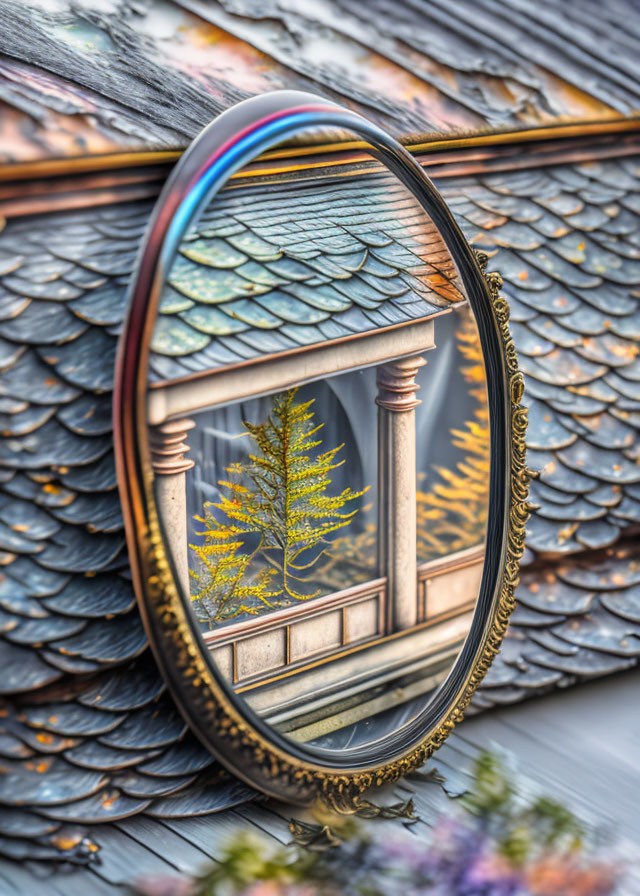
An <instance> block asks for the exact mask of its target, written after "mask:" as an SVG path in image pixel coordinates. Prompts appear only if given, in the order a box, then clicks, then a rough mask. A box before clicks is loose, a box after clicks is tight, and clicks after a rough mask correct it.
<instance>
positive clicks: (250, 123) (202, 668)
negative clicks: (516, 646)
mask: <svg viewBox="0 0 640 896" xmlns="http://www.w3.org/2000/svg"><path fill="white" fill-rule="evenodd" d="M265 122H267V123H269V124H272V123H273V122H275V123H276V125H277V127H276V128H275V134H276V136H275V137H274V133H273V132H272V133H270V134H269V135H268V139H267V137H261V134H262V133H263V132H264V129H265V127H266V126H265ZM310 123H313V124H328V125H338V126H341V127H348V128H349V129H351V130H352V131H355V133H356V134H358V135H359V136H361V137H363V138H364V139H366V140H367V141H368V142H369V143H370V145H371V153H372V155H374V156H376V157H377V158H379V159H380V160H381V161H382V162H383V163H384V164H385V165H386V166H387V167H388V168H389V169H390V170H391V171H392V172H393V173H394V174H396V175H397V176H398V178H399V179H400V180H401V181H402V182H403V183H404V184H405V185H406V186H407V187H408V188H409V189H410V190H411V191H412V192H413V194H414V195H415V196H416V198H417V199H418V200H419V201H420V203H421V205H422V206H423V208H424V209H425V211H426V212H427V214H429V215H430V217H431V218H432V220H433V221H434V223H435V225H436V227H437V228H438V230H439V231H440V234H441V236H442V238H443V240H444V242H445V244H446V245H447V247H448V249H449V251H450V252H451V254H452V257H453V259H454V262H455V263H456V266H457V268H458V271H459V273H460V276H461V279H462V282H463V284H464V287H465V290H466V293H467V296H468V298H469V301H470V304H471V306H472V309H473V311H474V313H475V317H476V321H477V324H478V330H479V333H480V340H481V344H482V347H483V354H484V361H485V368H486V372H487V386H488V394H489V410H490V421H491V474H490V492H491V494H490V513H489V517H490V518H489V531H488V535H487V544H489V545H492V546H493V550H492V551H489V552H488V554H487V561H486V565H485V570H484V575H483V581H482V586H481V593H480V597H479V600H478V604H477V607H476V611H475V613H474V618H473V621H472V625H471V632H470V635H469V637H468V638H467V641H466V642H465V646H464V648H463V652H462V654H461V655H460V657H459V658H458V660H457V661H456V664H455V665H454V669H453V670H452V672H451V673H450V675H449V677H448V678H447V680H446V682H445V683H444V685H443V686H442V688H441V689H440V690H439V691H438V693H437V694H436V697H435V698H434V700H433V701H432V703H431V704H429V706H428V707H427V708H426V709H425V710H424V711H423V712H422V713H420V715H419V716H418V717H417V718H416V719H415V720H413V722H411V723H410V724H409V725H408V726H405V728H403V730H402V732H397V736H396V735H393V734H392V735H390V736H389V737H388V738H385V740H384V741H383V742H382V746H383V747H384V748H385V749H384V751H383V754H384V755H382V756H381V751H380V749H379V750H378V753H377V755H375V756H374V755H372V756H371V760H370V761H368V762H367V761H366V760H365V759H363V760H362V761H361V762H360V763H359V765H358V766H357V767H349V766H342V765H341V764H340V758H339V755H337V754H336V755H335V756H334V757H332V758H330V759H329V758H327V754H326V752H325V753H319V752H314V751H313V750H312V749H310V748H307V747H305V746H304V745H300V744H296V743H293V742H292V741H288V740H287V739H285V738H284V737H283V736H282V735H280V734H279V733H278V732H276V731H275V730H273V729H270V728H269V726H268V725H266V723H265V722H263V721H262V720H260V719H259V718H258V717H257V716H256V715H255V714H254V713H253V712H252V711H251V710H250V709H249V708H248V706H246V704H244V702H243V701H242V698H238V697H236V696H235V695H234V694H233V693H232V691H231V690H230V688H229V686H228V685H227V684H226V682H225V681H224V679H223V677H222V675H221V673H220V672H219V670H218V669H217V668H216V666H215V664H214V662H213V660H212V658H211V657H210V655H209V652H208V650H207V648H206V646H205V644H204V640H203V638H202V635H201V633H200V631H199V628H198V626H197V623H196V622H195V619H194V617H193V615H192V613H191V610H190V607H189V599H188V595H185V594H183V593H182V591H181V588H180V586H179V585H178V582H177V578H176V574H175V569H174V567H173V561H172V560H171V558H170V556H169V553H168V551H167V547H166V543H165V539H164V535H163V531H162V526H161V522H160V519H159V515H158V508H157V506H156V499H155V491H154V474H153V470H152V467H151V460H150V450H149V438H148V427H147V419H146V393H147V369H148V359H149V347H150V342H151V336H152V333H153V327H154V324H155V320H156V314H157V307H158V301H159V296H160V293H161V291H162V287H163V285H164V281H165V277H166V274H167V272H168V268H169V265H170V263H171V261H172V259H173V255H174V253H175V250H176V247H177V245H178V243H179V240H180V238H181V236H182V235H183V233H184V232H185V230H186V229H187V227H188V226H189V224H190V223H191V222H192V221H193V220H194V218H195V217H196V216H197V214H198V212H199V210H201V209H202V208H204V207H205V206H206V205H207V204H208V203H209V202H210V201H211V199H212V197H213V195H214V194H215V192H216V191H217V189H219V187H220V186H221V184H222V183H223V182H224V180H225V179H226V177H228V176H229V172H230V171H232V170H237V168H238V167H239V165H240V164H243V163H244V162H245V161H246V160H247V159H248V158H251V157H255V155H256V154H257V152H258V151H263V150H264V149H265V148H266V146H268V145H274V144H275V143H277V142H278V141H279V140H282V139H284V137H283V136H282V135H283V134H284V135H285V136H287V135H289V134H291V133H293V132H297V131H299V130H300V129H301V128H302V127H308V126H309V124H310ZM261 129H262V130H261ZM238 135H240V136H238ZM247 138H248V139H247ZM252 139H253V143H252V142H251V140H252ZM242 140H245V142H248V144H249V146H248V148H245V149H244V150H243V151H244V155H242V153H240V154H238V153H236V156H235V157H234V160H233V162H232V163H231V162H229V155H230V153H233V150H234V147H236V148H237V147H238V146H239V145H240V143H241V141H242ZM265 141H266V143H265ZM269 141H270V142H269ZM239 156H240V157H241V158H240V161H238V158H239ZM220 159H223V161H224V160H226V161H227V163H228V165H227V168H226V169H225V168H224V165H222V166H220V165H218V163H219V161H220ZM216 165H218V168H217V169H216ZM234 165H235V166H236V167H235V168H234V167H233V166H234ZM212 172H213V174H212ZM215 176H217V177H218V180H215ZM194 193H195V194H196V197H195V199H194ZM187 206H188V210H189V214H185V207H187ZM486 268H487V256H486V255H483V254H481V253H474V252H473V250H472V249H471V248H470V247H469V245H468V243H467V242H466V240H465V239H464V237H463V235H462V234H461V232H460V230H459V228H458V226H457V224H456V223H455V221H454V219H453V217H452V216H451V213H450V212H449V210H448V208H447V206H446V204H445V203H444V202H443V200H442V198H441V197H440V195H439V193H438V192H437V190H436V189H435V187H434V186H433V184H432V183H431V182H430V181H429V179H428V178H427V176H426V175H425V173H424V171H423V170H422V169H421V168H420V167H419V165H417V163H416V162H415V160H414V159H413V158H412V157H411V156H410V155H409V153H407V151H406V150H404V149H403V148H402V146H400V144H398V143H396V141H394V140H393V139H392V138H390V137H388V135H386V134H385V133H384V132H382V131H381V130H380V129H379V128H377V127H376V126H374V125H371V124H370V123H369V122H367V121H366V120H365V119H363V118H361V117H360V116H358V115H356V114H355V113H352V112H347V111H346V110H343V109H341V108H340V107H338V106H335V105H333V104H331V103H328V102H327V101H325V100H323V99H321V98H319V97H315V96H312V95H309V94H300V93H298V92H290V91H278V92H276V93H272V94H266V95H264V96H261V97H254V98H253V99H251V100H247V101H245V102H243V103H240V104H238V105H237V106H235V107H233V109H231V110H229V112H226V113H224V114H223V115H222V116H220V117H219V118H217V119H216V120H215V121H214V122H213V123H212V124H211V125H210V126H209V127H208V128H206V129H205V131H204V132H203V133H202V134H201V135H200V136H199V137H198V138H197V139H196V140H195V141H194V143H193V144H192V146H191V147H190V149H189V150H188V151H187V153H185V155H184V156H183V157H182V159H181V161H180V162H179V164H178V165H177V166H176V168H175V169H174V172H173V174H172V175H171V177H170V178H169V180H168V182H167V184H166V186H165V188H164V189H163V192H162V194H161V196H160V198H159V200H158V203H157V205H156V208H155V210H154V213H153V215H152V219H151V221H150V224H149V228H148V231H147V234H146V237H145V239H144V241H143V245H142V247H141V252H140V255H139V258H138V262H137V267H136V271H135V273H134V278H133V281H132V286H131V290H130V297H129V309H128V314H127V319H126V322H125V327H124V329H123V333H122V336H121V339H120V344H119V348H118V357H117V361H116V388H115V397H114V438H115V447H116V462H117V473H118V485H119V489H120V495H121V501H122V507H123V514H124V520H125V527H126V532H127V542H128V547H129V555H130V560H131V567H132V572H133V580H134V586H135V588H136V593H137V596H138V602H139V605H140V611H141V615H142V618H143V621H144V624H145V627H146V630H147V633H148V635H149V640H150V642H151V646H152V649H153V651H154V655H155V658H156V661H157V663H158V666H159V668H160V670H161V672H162V674H163V676H164V678H165V680H166V681H167V684H168V686H169V688H170V690H171V693H172V695H173V697H174V699H175V701H176V704H177V706H178V707H179V709H180V711H181V712H182V714H183V715H184V717H185V719H186V721H187V722H188V724H189V726H190V727H191V729H192V730H193V731H194V733H195V734H196V735H197V736H198V737H199V739H200V740H201V741H202V743H203V744H204V745H205V746H206V747H207V748H208V749H210V750H211V752H212V753H214V755H216V757H217V758H218V759H219V760H220V761H221V762H222V763H223V764H224V765H225V766H226V767H227V768H228V769H229V770H230V771H232V772H233V773H234V774H235V775H237V776H238V777H240V778H242V779H243V780H244V781H246V782H247V783H249V784H251V785H253V786H255V787H258V788H259V789H261V790H263V791H264V792H266V793H269V794H271V795H274V796H277V797H279V798H281V799H286V800H289V801H292V802H296V803H299V804H310V803H313V802H314V801H317V800H320V801H322V802H324V803H325V804H327V805H329V806H330V807H332V808H333V809H335V810H337V811H340V812H353V811H356V810H357V809H358V805H359V803H360V801H361V794H362V793H363V792H365V791H366V790H369V789H370V788H373V787H379V786H381V785H383V784H386V783H390V782H393V781H396V780H397V779H398V778H400V777H401V776H402V775H405V774H407V773H408V772H410V771H412V770H413V769H415V768H417V767H418V766H420V765H422V764H423V763H424V762H425V761H426V760H427V759H428V758H429V756H430V755H431V754H432V753H433V752H434V750H436V749H437V748H438V747H439V746H440V745H441V744H442V743H443V741H444V740H445V738H446V737H447V735H448V734H449V732H450V731H451V730H452V728H453V727H454V725H455V724H456V723H457V722H459V721H460V720H461V719H462V717H463V714H464V711H465V709H466V708H467V706H468V705H469V703H470V701H471V698H472V696H473V693H474V691H475V690H476V688H477V687H478V685H479V683H480V682H481V680H482V678H483V677H484V675H485V674H486V672H487V670H488V668H489V666H490V665H491V662H492V660H493V658H494V656H495V655H496V653H497V652H498V650H499V647H500V643H501V641H502V638H503V636H504V633H505V631H506V627H507V623H508V619H509V615H510V613H511V611H512V610H513V608H514V605H515V598H514V592H515V588H516V586H517V583H518V564H519V560H520V558H521V556H522V553H523V549H524V536H525V524H526V521H527V518H528V503H527V497H528V485H529V480H530V473H529V471H528V470H527V468H526V464H525V432H526V425H527V411H526V409H525V408H524V407H523V406H522V404H521V400H522V394H523V382H524V381H523V377H522V374H521V372H520V371H519V369H518V363H517V357H516V351H515V347H514V344H513V341H512V339H511V336H510V333H509V328H508V320H509V309H508V305H507V302H506V300H505V299H504V298H503V297H502V296H501V295H500V287H501V283H502V281H501V278H500V276H499V275H498V274H495V273H487V271H486Z"/></svg>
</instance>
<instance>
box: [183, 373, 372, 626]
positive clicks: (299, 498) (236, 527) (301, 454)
mask: <svg viewBox="0 0 640 896" xmlns="http://www.w3.org/2000/svg"><path fill="white" fill-rule="evenodd" d="M297 391H298V390H297V389H290V390H289V391H287V392H283V393H280V394H279V395H277V396H276V397H275V399H274V402H273V409H272V411H271V413H270V414H269V416H268V417H267V419H266V420H265V421H264V422H262V423H248V422H246V421H245V422H243V426H244V430H245V432H246V433H247V434H248V435H249V436H250V438H251V441H252V445H253V447H254V453H251V454H249V457H248V459H247V460H246V461H242V462H239V463H234V464H231V465H230V466H228V467H227V468H226V473H227V475H228V478H227V479H224V480H220V481H219V482H218V486H219V487H220V490H221V497H220V501H219V502H217V503H215V502H214V503H212V502H207V503H206V504H205V505H204V515H203V516H197V517H196V520H197V521H198V522H199V523H202V524H203V526H204V528H203V529H202V531H200V532H199V533H198V535H200V536H201V537H203V539H204V542H203V544H201V545H190V548H191V551H192V553H193V556H194V557H195V560H196V564H195V565H196V568H195V569H191V570H190V576H191V581H192V585H193V589H192V595H191V597H192V600H194V601H197V602H198V603H199V606H200V607H201V608H202V610H203V611H204V613H205V614H206V617H207V618H208V620H209V622H210V624H214V623H219V622H221V621H224V620H226V619H231V618H233V617H236V616H239V615H241V614H244V613H249V614H251V615H256V614H258V613H261V612H264V611H265V610H267V609H270V608H273V607H277V606H283V605H286V604H288V603H291V602H292V601H295V600H308V599H309V598H312V597H316V596H317V595H318V594H319V593H320V589H319V588H314V587H313V581H314V567H316V564H317V563H318V561H319V560H320V559H321V558H322V557H323V555H325V553H326V551H327V548H328V547H329V545H330V543H331V540H330V539H329V538H328V536H330V535H331V533H333V532H336V531H337V530H339V529H343V528H344V527H345V526H348V525H349V523H350V522H351V521H352V519H353V517H354V516H355V514H356V513H357V512H358V508H357V507H356V508H355V509H352V510H350V509H348V505H349V504H351V502H353V501H355V500H356V499H358V498H360V497H362V495H363V494H364V493H365V492H366V491H367V489H363V490H362V491H353V490H352V489H351V488H345V489H343V490H342V491H341V492H340V493H339V494H335V495H331V494H328V489H329V487H330V486H331V483H332V479H331V476H332V471H333V470H335V469H336V468H337V467H339V466H341V465H342V464H343V463H344V460H338V454H339V453H340V451H341V450H342V448H343V447H344V445H338V446H337V447H336V448H330V449H329V450H327V451H321V450H320V451H319V450H317V449H319V448H320V447H321V445H322V439H321V438H319V437H318V433H319V432H320V430H321V429H322V427H323V426H324V424H323V423H319V424H315V423H314V413H313V411H312V410H311V407H312V405H313V399H311V400H310V401H303V402H296V400H295V398H296V394H297ZM216 511H217V512H218V513H217V514H216Z"/></svg>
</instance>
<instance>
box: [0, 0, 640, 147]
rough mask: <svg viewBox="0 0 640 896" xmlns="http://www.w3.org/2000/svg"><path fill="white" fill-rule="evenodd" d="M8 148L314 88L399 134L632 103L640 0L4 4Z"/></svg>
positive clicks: (180, 119)
mask: <svg viewBox="0 0 640 896" xmlns="http://www.w3.org/2000/svg"><path fill="white" fill-rule="evenodd" d="M0 12H1V15H2V20H3V25H4V27H3V28H2V30H1V31H0V52H1V53H2V54H3V59H2V63H1V71H2V75H3V82H4V89H3V103H4V104H6V108H5V111H4V115H3V123H2V126H4V128H5V130H4V131H3V137H5V138H6V139H4V140H3V141H2V144H3V148H2V153H3V156H4V158H5V159H6V160H7V161H10V162H13V161H18V162H23V161H28V160H42V159H50V158H59V157H61V156H63V157H64V156H83V155H86V154H87V153H89V154H100V153H107V152H111V151H117V150H124V151H126V150H130V149H131V148H134V147H135V148H142V149H161V150H166V149H169V150H173V149H176V148H181V147H184V146H186V145H187V144H188V142H189V141H190V140H191V139H192V138H193V137H194V136H195V135H196V134H197V133H198V131H199V130H200V129H201V128H202V127H203V126H204V125H205V124H207V123H208V122H209V121H210V120H211V118H212V117H213V116H214V115H216V114H217V113H219V112H221V111H222V110H224V109H226V108H228V107H229V106H230V105H232V104H233V103H234V102H237V101H238V100H240V99H243V98H245V97H247V96H251V95H254V94H256V93H260V92H264V91H267V90H274V89H277V88H283V87H285V88H292V87H297V88H300V89H303V90H309V89H311V90H313V91H315V92H317V93H320V94H323V95H325V96H328V97H329V98H331V99H335V100H336V101H338V102H340V103H342V104H345V103H346V104H347V105H350V106H352V107H354V108H357V109H359V110H361V111H362V112H363V113H364V114H365V115H367V116H368V117H370V118H374V119H375V120H376V121H377V122H379V123H380V124H381V125H383V126H384V127H385V128H386V129H387V130H390V131H391V132H392V133H393V134H394V135H396V136H398V137H403V138H406V137H410V136H412V135H414V136H424V135H425V134H438V136H442V135H443V134H451V133H461V132H469V131H473V132H484V131H487V130H500V129H511V130H512V129H518V128H527V127H539V126H544V125H549V124H554V123H557V122H566V121H568V120H573V121H578V122H581V123H584V122H588V121H591V122H597V121H603V120H607V119H615V118H620V117H622V116H625V115H630V114H634V115H635V114H638V111H639V109H640V92H639V88H638V84H639V83H640V68H639V63H638V59H637V53H636V52H635V49H636V43H637V40H638V25H637V15H636V13H637V9H636V5H635V4H634V2H633V0H615V2H614V3H612V2H611V0H609V2H607V3H601V2H598V0H588V2H585V0H583V2H582V3H580V4H579V5H577V4H571V3H559V2H558V0H539V2H536V3H535V4H534V5H531V4H523V3H522V2H520V0H474V2H470V0H457V2H452V0H404V2H401V3H389V2H388V0H372V2H367V3H362V2H359V0H326V2H323V3H307V4H304V5H303V4H300V3H298V2H294V0H277V2H276V0H262V2H260V3H258V4H256V3H231V2H229V0H217V2H213V0H207V2H203V0H169V2H167V3H166V4H164V6H163V7H162V11H161V12H159V11H158V9H157V7H156V6H155V5H154V4H150V5H141V4H139V3H134V2H131V0H116V2H113V3H110V4H104V3H95V2H92V0H74V2H71V0H58V2H57V3H55V4H43V3H40V2H37V0H31V2H22V3H14V2H12V0H2V2H1V3H0Z"/></svg>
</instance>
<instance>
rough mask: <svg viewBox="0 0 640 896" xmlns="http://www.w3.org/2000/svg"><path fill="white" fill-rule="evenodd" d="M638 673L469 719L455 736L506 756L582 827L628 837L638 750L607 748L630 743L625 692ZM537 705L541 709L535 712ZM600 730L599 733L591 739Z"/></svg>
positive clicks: (637, 830)
mask: <svg viewBox="0 0 640 896" xmlns="http://www.w3.org/2000/svg"><path fill="white" fill-rule="evenodd" d="M639 683H640V672H638V671H637V670H634V671H632V672H630V673H627V675H621V676H616V677H615V678H609V679H606V680H604V681H602V682H597V683H594V682H592V683H589V684H588V685H584V686H582V687H581V688H575V689H572V690H571V691H567V692H563V693H557V694H554V695H551V696H548V697H546V698H542V699H541V700H540V701H536V704H533V703H526V704H524V705H522V706H520V707H508V708H505V709H502V710H499V711H494V712H491V713H487V714H486V715H483V716H480V717H477V718H474V719H469V720H467V721H466V722H464V723H463V725H462V726H460V727H459V728H458V738H459V739H463V740H465V741H466V742H467V743H468V744H469V745H472V746H473V747H474V748H476V749H477V748H481V747H484V748H489V749H491V748H495V747H496V746H497V747H502V748H504V749H507V750H509V751H511V752H513V753H514V755H515V756H516V758H517V760H518V764H519V767H520V768H521V770H522V772H523V774H524V775H526V776H529V777H530V778H531V779H532V780H534V781H536V782H537V783H538V784H539V785H540V786H541V789H542V790H544V791H546V792H547V793H549V794H551V795H553V796H554V797H555V798H557V799H560V800H561V801H563V802H566V803H567V804H568V805H569V806H571V807H572V808H573V809H574V811H576V812H577V813H578V814H579V815H581V816H582V817H584V818H585V820H587V821H590V822H596V821H600V822H606V823H609V824H612V825H614V826H615V827H616V828H617V829H619V830H620V832H621V833H623V834H626V835H628V836H630V837H632V838H633V837H638V835H640V808H639V807H638V801H637V792H638V784H639V782H640V758H639V757H640V753H639V751H638V749H637V747H636V749H635V750H634V751H633V752H631V751H630V752H629V754H628V755H627V754H626V753H625V752H624V748H622V749H623V752H622V754H621V752H620V751H621V748H620V747H617V746H612V745H611V744H612V742H613V741H614V740H615V739H616V738H617V737H618V732H623V731H624V732H625V734H624V735H623V738H625V739H626V738H628V739H629V743H635V742H636V738H637V733H635V734H634V731H635V730H636V726H637V723H636V722H634V723H631V728H629V727H628V726H629V717H630V715H631V713H630V710H629V707H630V706H632V705H633V703H630V700H629V696H630V691H631V690H633V688H634V687H635V688H637V686H638V684H639ZM538 703H540V704H543V707H541V708H539V707H538V705H537V704H538ZM596 728H600V729H601V733H600V734H597V735H596V734H595V733H594V732H595V729H596Z"/></svg>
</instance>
